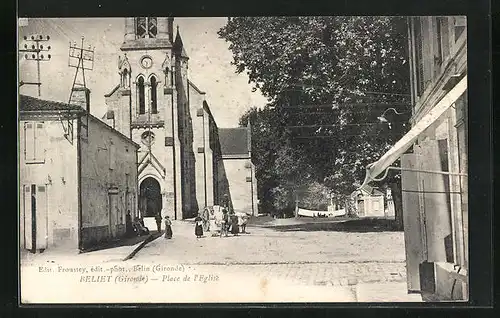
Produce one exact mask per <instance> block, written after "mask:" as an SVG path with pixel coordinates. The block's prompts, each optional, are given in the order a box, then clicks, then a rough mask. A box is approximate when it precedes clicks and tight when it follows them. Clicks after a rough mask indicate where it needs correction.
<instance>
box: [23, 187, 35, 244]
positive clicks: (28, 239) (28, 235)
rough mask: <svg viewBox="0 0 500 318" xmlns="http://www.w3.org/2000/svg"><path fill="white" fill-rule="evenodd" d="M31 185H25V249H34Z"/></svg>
mask: <svg viewBox="0 0 500 318" xmlns="http://www.w3.org/2000/svg"><path fill="white" fill-rule="evenodd" d="M31 190H32V187H31V185H24V189H23V193H24V219H23V222H24V233H23V235H24V248H26V249H28V250H31V249H32V248H33V235H32V233H33V225H32V224H33V213H32V211H33V200H34V199H33V197H32V195H31Z"/></svg>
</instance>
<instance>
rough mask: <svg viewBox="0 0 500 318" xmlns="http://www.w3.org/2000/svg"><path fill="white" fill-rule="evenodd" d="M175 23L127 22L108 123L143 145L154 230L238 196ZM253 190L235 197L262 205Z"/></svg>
mask: <svg viewBox="0 0 500 318" xmlns="http://www.w3.org/2000/svg"><path fill="white" fill-rule="evenodd" d="M173 20H174V19H173V18H167V17H138V18H125V37H124V42H123V44H122V46H121V48H120V51H121V52H120V56H119V58H118V73H119V74H120V78H119V84H117V85H116V86H115V87H114V88H113V89H112V91H111V92H110V93H109V94H107V95H106V96H105V98H106V105H107V107H108V111H107V113H106V114H105V115H104V117H103V119H104V120H105V121H106V122H107V124H108V125H110V126H112V127H113V128H115V129H117V130H118V131H119V132H121V133H122V134H124V135H126V136H129V137H130V138H131V139H132V140H133V141H134V142H136V143H137V144H139V145H140V149H139V150H138V162H137V169H138V192H139V200H138V202H139V203H138V204H139V213H140V214H141V216H142V217H144V219H145V222H147V223H150V222H154V221H153V220H154V219H153V218H154V216H155V215H157V214H158V213H160V214H161V216H162V217H163V216H166V215H168V216H170V218H171V219H186V218H191V217H194V216H195V215H196V214H197V213H198V212H199V211H200V210H202V209H203V208H204V207H205V206H213V205H217V204H219V202H220V200H221V199H222V198H223V197H224V195H229V196H231V192H232V189H230V186H229V185H230V183H231V182H230V180H228V179H227V174H225V173H223V171H224V169H225V167H224V161H223V160H222V159H223V158H222V157H223V154H222V152H221V146H220V141H219V129H218V127H217V124H216V121H215V119H214V117H213V116H212V113H211V111H210V108H209V105H208V103H207V101H206V100H205V93H204V92H203V91H201V90H200V89H199V88H198V87H196V86H195V84H194V83H192V82H191V81H190V80H189V78H188V61H189V57H188V56H187V54H186V51H185V49H184V45H183V42H182V39H181V36H180V33H179V29H177V31H176V35H175V37H174V30H173ZM248 133H250V130H248ZM247 166H248V169H254V167H253V165H247ZM250 175H253V173H252V172H250ZM241 177H242V178H243V179H245V177H246V176H245V175H242V176H241ZM245 189H249V191H246V192H248V193H246V192H245V191H243V192H242V191H241V190H240V189H234V191H235V193H238V197H239V199H240V200H247V201H249V202H256V201H257V198H256V196H255V191H251V189H250V188H249V187H245ZM254 196H255V197H254ZM233 197H234V196H233ZM248 206H251V207H253V204H251V203H250V204H249V205H248ZM252 210H253V209H252ZM247 212H248V213H252V212H253V211H247ZM151 225H152V224H151Z"/></svg>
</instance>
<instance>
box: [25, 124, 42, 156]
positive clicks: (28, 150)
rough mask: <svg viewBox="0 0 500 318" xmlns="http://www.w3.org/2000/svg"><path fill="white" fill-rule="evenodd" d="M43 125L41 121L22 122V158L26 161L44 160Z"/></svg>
mask: <svg viewBox="0 0 500 318" xmlns="http://www.w3.org/2000/svg"><path fill="white" fill-rule="evenodd" d="M45 135H46V134H45V126H44V123H41V122H26V123H25V124H24V159H25V160H26V162H44V161H45V148H46V146H47V143H46V140H45Z"/></svg>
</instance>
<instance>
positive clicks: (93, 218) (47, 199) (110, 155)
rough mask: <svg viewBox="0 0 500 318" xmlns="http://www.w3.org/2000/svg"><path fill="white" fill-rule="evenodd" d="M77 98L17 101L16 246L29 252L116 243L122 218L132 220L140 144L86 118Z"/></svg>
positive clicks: (82, 94)
mask: <svg viewBox="0 0 500 318" xmlns="http://www.w3.org/2000/svg"><path fill="white" fill-rule="evenodd" d="M74 94H76V95H77V96H76V97H77V100H79V101H80V103H79V104H75V105H68V104H64V103H59V102H53V101H46V100H41V99H37V98H33V97H28V96H23V95H21V96H20V99H19V116H20V117H19V181H20V189H19V190H20V244H21V247H22V248H25V249H28V250H32V251H36V250H45V249H47V248H52V247H62V246H64V247H66V248H75V249H77V248H80V249H87V248H90V247H93V246H95V245H96V244H99V243H102V242H104V241H108V240H111V239H115V238H120V237H122V236H123V235H124V234H125V215H126V213H127V211H130V213H131V215H132V216H133V215H136V213H137V211H136V210H137V209H136V206H137V203H136V202H137V168H136V162H137V149H138V147H139V145H137V144H136V143H134V142H133V141H132V140H131V139H129V138H128V137H127V136H125V135H123V134H121V133H120V132H118V131H116V130H114V129H113V128H111V127H110V126H108V125H106V124H105V123H103V122H102V121H101V120H99V119H97V118H95V117H94V116H92V115H89V114H87V112H86V111H85V109H86V106H85V104H86V103H87V101H88V98H89V91H85V90H78V91H76V92H75V93H74ZM66 117H67V118H69V119H70V120H71V121H72V122H73V132H74V133H73V140H72V143H70V142H69V141H68V140H67V139H66V138H65V137H64V130H63V128H62V122H61V121H62V120H63V118H66Z"/></svg>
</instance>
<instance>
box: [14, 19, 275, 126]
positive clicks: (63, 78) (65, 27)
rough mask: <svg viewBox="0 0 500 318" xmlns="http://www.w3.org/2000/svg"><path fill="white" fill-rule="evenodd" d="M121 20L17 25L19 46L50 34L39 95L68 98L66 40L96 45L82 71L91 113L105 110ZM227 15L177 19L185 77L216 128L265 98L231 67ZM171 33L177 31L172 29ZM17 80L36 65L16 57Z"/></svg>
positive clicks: (33, 91) (31, 89)
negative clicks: (224, 32) (89, 66)
mask: <svg viewBox="0 0 500 318" xmlns="http://www.w3.org/2000/svg"><path fill="white" fill-rule="evenodd" d="M124 21H125V20H124V19H123V18H64V19H46V18H43V19H28V25H27V26H22V27H20V28H19V46H20V47H22V46H24V44H25V43H28V44H30V43H29V42H26V41H24V40H23V37H24V36H25V35H26V36H31V35H34V34H42V35H49V36H50V38H51V39H50V41H49V42H47V43H46V44H47V45H50V46H51V50H50V54H51V55H52V58H51V60H50V61H48V62H42V63H40V64H41V82H42V94H41V98H43V99H49V100H56V101H62V102H68V99H69V93H70V89H71V84H72V81H73V77H74V74H75V70H76V69H75V68H70V67H68V47H69V42H70V41H77V43H78V44H80V43H81V37H82V36H84V37H85V42H84V43H85V44H86V45H87V44H90V45H92V46H94V47H95V63H94V69H93V70H92V71H88V72H86V74H85V75H86V79H87V87H88V88H89V89H90V90H91V113H92V114H93V115H95V116H97V117H99V118H101V117H102V115H103V114H104V112H105V111H106V107H105V104H104V94H107V93H109V92H110V91H111V90H112V89H113V88H114V87H115V86H116V85H117V84H118V83H119V76H118V55H119V54H120V53H121V51H120V50H119V47H120V45H121V44H122V42H123V36H124ZM225 23H226V18H176V19H175V20H174V32H175V28H176V26H177V25H178V26H179V30H180V33H181V36H182V40H183V42H184V46H185V50H186V52H187V54H188V55H189V58H190V59H189V78H190V80H191V81H192V82H193V83H194V84H195V85H196V86H197V87H198V88H200V89H201V90H202V91H205V92H206V93H207V94H206V99H207V102H208V104H209V105H210V108H211V110H212V113H213V115H214V117H215V120H216V122H217V125H218V126H219V127H235V126H237V125H238V119H239V117H240V116H241V115H242V114H243V113H244V112H245V110H247V109H248V108H249V107H252V106H257V107H261V106H263V105H264V104H265V103H266V99H265V98H264V97H263V96H262V95H261V94H260V93H259V92H258V91H257V92H252V85H251V84H248V78H247V76H246V74H236V73H235V68H234V66H233V65H231V64H230V63H231V61H232V54H231V51H229V49H228V45H229V43H227V42H225V41H224V40H222V39H219V38H218V36H217V31H218V30H219V29H220V27H222V26H223V25H224V24H225ZM174 34H175V33H174ZM19 80H22V81H26V82H29V81H32V82H34V81H36V63H35V62H34V61H26V60H25V59H24V58H21V59H20V60H19ZM20 93H21V94H25V95H30V96H35V97H37V94H38V93H37V88H36V87H35V86H28V85H24V86H23V87H21V88H20Z"/></svg>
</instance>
